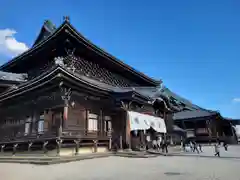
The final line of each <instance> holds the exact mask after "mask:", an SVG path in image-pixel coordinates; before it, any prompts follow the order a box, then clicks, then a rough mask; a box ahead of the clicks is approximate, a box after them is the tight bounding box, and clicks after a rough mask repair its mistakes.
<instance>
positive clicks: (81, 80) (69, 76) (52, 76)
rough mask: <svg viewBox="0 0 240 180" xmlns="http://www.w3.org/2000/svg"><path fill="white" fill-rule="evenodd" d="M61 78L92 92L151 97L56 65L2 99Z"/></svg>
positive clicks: (2, 98)
mask: <svg viewBox="0 0 240 180" xmlns="http://www.w3.org/2000/svg"><path fill="white" fill-rule="evenodd" d="M56 79H59V82H60V81H62V80H65V81H66V82H69V83H71V84H75V86H79V87H80V88H81V87H84V88H86V89H89V90H91V91H92V92H98V93H103V94H109V95H111V94H114V93H120V94H121V93H126V92H128V93H132V94H134V95H136V96H137V97H139V98H141V99H143V100H146V101H147V100H148V99H149V97H147V96H144V95H142V94H140V93H137V92H135V91H133V90H130V89H128V90H124V89H121V88H114V87H113V86H110V85H107V84H104V83H102V82H98V81H96V80H93V79H91V78H88V77H86V76H83V75H79V74H74V73H72V72H70V71H68V70H66V69H64V68H63V67H60V66H56V67H54V68H51V69H49V70H48V71H46V72H44V73H43V74H42V75H40V76H38V77H37V78H34V79H32V80H30V81H28V82H25V83H22V84H20V85H19V86H17V88H16V89H13V90H11V91H7V92H5V93H3V94H1V95H0V101H3V100H5V99H9V98H13V97H15V96H17V95H21V94H24V93H26V92H30V91H32V90H34V89H36V88H40V87H43V86H44V85H45V84H47V83H49V82H51V81H53V80H56Z"/></svg>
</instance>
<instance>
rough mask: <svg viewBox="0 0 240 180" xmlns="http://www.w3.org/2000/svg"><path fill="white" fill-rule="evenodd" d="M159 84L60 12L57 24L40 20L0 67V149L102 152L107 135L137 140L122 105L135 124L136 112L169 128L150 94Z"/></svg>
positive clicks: (126, 144) (166, 112)
mask: <svg viewBox="0 0 240 180" xmlns="http://www.w3.org/2000/svg"><path fill="white" fill-rule="evenodd" d="M160 85H161V81H157V80H154V79H152V78H150V77H148V76H146V75H144V74H143V73H141V72H139V71H137V70H135V69H133V68H132V67H130V66H128V65H126V64H124V63H123V62H122V61H120V60H118V59H116V58H115V57H113V56H112V55H110V54H109V53H107V52H106V51H104V50H102V49H100V48H99V47H97V46H95V45H94V44H93V43H91V42H90V41H89V40H87V39H86V38H85V37H83V35H81V34H80V33H79V32H78V31H77V30H76V29H75V28H74V27H73V26H72V25H71V23H70V21H69V18H68V17H66V18H65V19H64V22H63V23H62V24H61V25H60V26H59V27H58V28H56V27H55V26H54V25H53V24H52V23H51V22H50V21H46V22H45V23H44V25H43V26H42V28H41V31H40V33H39V36H38V37H37V39H36V40H35V42H34V45H33V46H32V47H31V48H30V49H29V50H27V51H26V52H24V53H22V54H21V55H19V56H17V57H15V58H13V59H12V60H10V61H9V62H7V63H5V64H3V65H2V66H1V67H0V148H1V152H6V153H7V152H9V153H18V152H28V153H30V152H39V153H46V154H57V155H74V154H79V153H92V152H105V151H108V150H111V149H112V146H113V144H114V143H113V142H115V143H116V144H117V145H118V147H119V148H121V149H122V148H132V147H133V146H134V142H135V141H132V139H134V138H133V136H136V137H138V140H139V141H140V142H141V143H142V144H144V142H145V140H144V136H145V134H144V133H145V131H144V132H143V131H142V129H141V128H140V131H138V129H137V128H136V127H135V131H134V133H132V129H131V126H132V124H131V123H133V122H130V121H129V119H130V117H129V116H130V114H133V113H130V112H134V113H135V115H136V117H134V122H135V126H137V124H138V125H139V124H141V123H139V119H138V117H139V118H140V119H143V118H142V117H141V115H143V114H144V115H145V116H144V118H146V119H144V122H145V126H149V127H151V128H153V129H155V130H157V131H158V133H160V134H163V133H166V132H167V131H170V130H171V128H172V124H173V123H172V111H171V108H170V107H169V105H167V103H166V102H165V100H164V99H163V98H156V97H154V96H153V94H156V93H157V92H158V89H159V86H160ZM136 113H137V114H136ZM148 119H151V120H149V122H147V121H148ZM150 121H151V122H150ZM154 123H155V124H154ZM139 126H140V125H139ZM155 126H158V127H156V128H154V127H155ZM136 130H137V131H136ZM135 139H136V138H135Z"/></svg>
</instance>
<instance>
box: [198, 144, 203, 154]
mask: <svg viewBox="0 0 240 180" xmlns="http://www.w3.org/2000/svg"><path fill="white" fill-rule="evenodd" d="M198 147H199V151H200V152H203V151H202V145H201V144H198Z"/></svg>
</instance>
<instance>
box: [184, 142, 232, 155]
mask: <svg viewBox="0 0 240 180" xmlns="http://www.w3.org/2000/svg"><path fill="white" fill-rule="evenodd" d="M186 145H187V144H186V143H182V148H183V150H184V151H185V152H187V151H188V150H187V149H186ZM220 145H221V143H220V141H217V143H216V144H214V151H215V154H214V156H218V157H220ZM223 147H224V149H225V151H227V150H228V144H227V142H225V141H224V142H223ZM189 148H190V151H191V152H197V153H198V154H199V153H200V152H203V151H202V145H201V144H197V143H196V142H195V141H190V142H189Z"/></svg>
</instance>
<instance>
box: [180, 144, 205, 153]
mask: <svg viewBox="0 0 240 180" xmlns="http://www.w3.org/2000/svg"><path fill="white" fill-rule="evenodd" d="M186 145H187V144H186V143H182V147H183V150H184V151H185V152H186V151H187V149H186ZM189 147H190V150H191V151H192V152H197V153H198V154H199V153H200V152H203V151H202V145H201V144H197V143H196V141H190V142H189Z"/></svg>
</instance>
